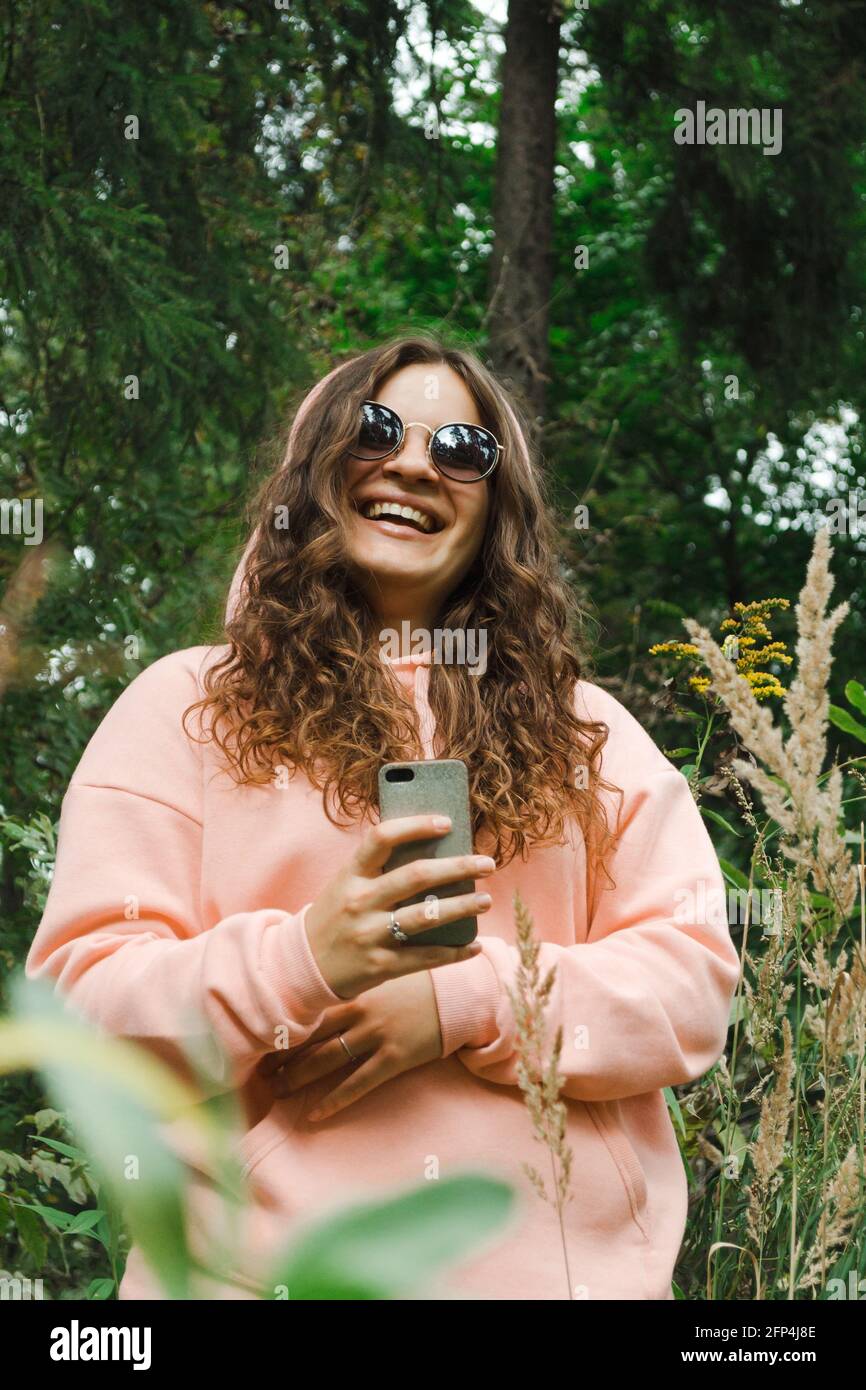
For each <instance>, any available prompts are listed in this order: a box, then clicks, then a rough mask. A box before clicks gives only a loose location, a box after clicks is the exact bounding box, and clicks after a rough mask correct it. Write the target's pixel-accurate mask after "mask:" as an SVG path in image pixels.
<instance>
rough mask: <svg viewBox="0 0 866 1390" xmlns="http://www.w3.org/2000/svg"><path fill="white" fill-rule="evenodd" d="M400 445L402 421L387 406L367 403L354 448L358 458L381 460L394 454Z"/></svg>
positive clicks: (373, 402) (362, 408) (371, 402)
mask: <svg viewBox="0 0 866 1390" xmlns="http://www.w3.org/2000/svg"><path fill="white" fill-rule="evenodd" d="M399 443H400V421H399V420H398V419H397V416H396V415H395V414H394V412H393V410H389V409H388V407H387V406H386V405H377V404H376V402H375V401H365V402H364V404H363V405H362V406H361V423H360V426H359V429H358V440H357V443H356V445H355V448H354V451H353V452H354V454H355V457H356V458H364V459H381V458H385V457H386V456H387V455H388V454H390V453H392V452H393V451H394V449H396V448H397V445H398V444H399Z"/></svg>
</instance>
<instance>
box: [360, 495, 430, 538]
mask: <svg viewBox="0 0 866 1390" xmlns="http://www.w3.org/2000/svg"><path fill="white" fill-rule="evenodd" d="M358 511H359V512H360V514H361V516H362V517H364V519H365V521H390V522H392V523H394V524H395V525H397V526H406V527H408V528H409V529H410V530H412V531H419V532H420V533H421V534H422V535H424V536H430V535H433V534H434V532H436V531H441V530H442V525H441V523H440V522H438V521H437V520H436V519H435V517H432V516H431V515H430V513H429V512H424V511H421V509H420V508H418V507H403V506H401V505H400V504H399V503H397V502H364V503H362V505H361V506H359V508H358Z"/></svg>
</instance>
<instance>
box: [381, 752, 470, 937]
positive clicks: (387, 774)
mask: <svg viewBox="0 0 866 1390" xmlns="http://www.w3.org/2000/svg"><path fill="white" fill-rule="evenodd" d="M379 812H380V818H381V819H382V820H397V819H398V818H399V817H401V816H450V817H451V829H450V830H449V831H448V834H447V835H436V836H435V837H434V838H433V839H428V840H412V841H410V843H409V844H405V845H397V846H396V848H395V849H394V851H393V853H392V854H391V857H390V858H389V860H388V862H387V864H386V865H385V868H384V870H383V872H387V871H388V870H389V869H397V868H399V867H400V866H401V865H403V864H410V863H411V862H412V861H413V860H414V859H450V858H451V857H452V856H453V855H457V854H471V853H472V819H471V815H470V810H469V777H468V775H467V772H466V764H465V763H464V762H462V761H461V760H460V758H428V759H425V761H424V762H418V763H385V765H384V766H383V767H381V768H380V769H379ZM433 891H434V890H433V889H432V888H431V889H429V890H428V892H429V893H432V892H433ZM474 892H475V880H474V879H472V878H464V879H460V880H459V881H458V882H456V883H443V884H442V885H441V887H439V888H437V889H436V890H435V894H436V897H437V898H440V899H442V898H453V897H456V896H457V895H458V894H461V893H474ZM426 896H427V893H416V894H415V896H414V897H413V898H406V899H404V901H403V902H402V903H398V904H397V905H396V906H395V908H394V911H395V912H396V911H397V909H398V908H399V907H408V905H409V904H410V903H423V901H424V899H425V897H426ZM398 921H399V918H398ZM477 935H478V919H477V917H461V918H459V920H458V921H456V922H443V923H442V924H441V925H439V926H433V927H431V928H430V930H429V931H423V932H418V933H417V934H416V933H413V934H412V936H411V937H410V938H409V944H411V945H417V946H468V944H469V942H470V941H474V940H475V938H476V936H477Z"/></svg>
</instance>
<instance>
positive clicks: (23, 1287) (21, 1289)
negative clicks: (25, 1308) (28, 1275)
mask: <svg viewBox="0 0 866 1390" xmlns="http://www.w3.org/2000/svg"><path fill="white" fill-rule="evenodd" d="M44 1297H45V1294H44V1292H43V1290H42V1280H41V1279H25V1278H24V1277H23V1276H20V1275H17V1274H16V1275H14V1276H13V1275H11V1274H3V1275H0V1299H11V1300H12V1301H13V1302H15V1303H18V1302H21V1303H29V1302H31V1301H32V1300H33V1299H36V1300H39V1299H43V1298H44Z"/></svg>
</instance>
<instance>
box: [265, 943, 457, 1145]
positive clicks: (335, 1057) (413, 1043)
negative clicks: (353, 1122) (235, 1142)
mask: <svg viewBox="0 0 866 1390" xmlns="http://www.w3.org/2000/svg"><path fill="white" fill-rule="evenodd" d="M340 1035H341V1036H342V1037H343V1038H344V1039H345V1042H346V1047H348V1049H349V1051H350V1052H351V1053H352V1054H353V1056H355V1057H357V1058H359V1059H360V1060H359V1063H358V1064H357V1065H353V1067H352V1070H351V1071H350V1072H349V1074H348V1075H347V1076H346V1077H345V1078H344V1079H343V1080H342V1081H341V1082H340V1084H339V1085H338V1086H336V1087H335V1088H334V1090H332V1091H330V1092H329V1093H328V1094H327V1096H325V1097H324V1098H323V1099H322V1100H320V1101H319V1103H318V1106H317V1107H316V1109H315V1110H312V1111H311V1112H310V1114H309V1115H307V1116H306V1117H305V1118H306V1119H308V1120H324V1119H326V1118H327V1117H328V1116H329V1115H334V1114H336V1112H337V1111H338V1110H345V1108H346V1106H347V1105H351V1104H352V1102H353V1101H355V1100H360V1099H361V1097H362V1096H366V1095H368V1094H369V1092H370V1091H372V1090H375V1088H376V1087H377V1086H381V1084H382V1082H383V1081H389V1080H390V1079H391V1078H392V1077H394V1076H399V1075H400V1073H401V1072H404V1071H409V1069H410V1068H411V1067H419V1066H421V1065H422V1063H424V1062H433V1061H435V1060H436V1058H437V1057H441V1056H442V1035H441V1032H440V1030H439V1013H438V1010H437V1008H436V995H435V993H434V990H433V981H432V979H431V978H430V973H429V971H424V972H423V973H421V974H414V975H407V976H405V977H404V978H403V979H400V980H388V981H386V983H385V984H383V985H378V986H377V987H376V988H375V989H368V990H365V992H364V993H363V994H362V995H360V997H359V998H358V999H351V1000H349V1001H348V1002H347V1003H345V1004H336V1005H335V1006H334V1007H333V1008H332V1009H328V1011H327V1013H326V1015H325V1017H324V1018H323V1020H322V1022H321V1023H320V1025H319V1027H318V1028H317V1029H316V1031H315V1033H312V1034H311V1035H310V1037H309V1038H308V1039H307V1041H306V1042H305V1043H304V1044H303V1046H302V1047H300V1048H298V1049H297V1051H296V1052H294V1053H293V1054H292V1056H291V1058H290V1059H289V1060H288V1061H285V1060H284V1059H285V1053H280V1052H269V1053H268V1054H267V1056H265V1057H263V1058H262V1060H261V1062H260V1063H259V1071H260V1073H261V1074H262V1076H265V1077H268V1078H269V1079H270V1081H271V1086H272V1089H273V1092H274V1095H275V1096H289V1095H293V1094H294V1092H295V1091H299V1090H301V1088H302V1087H304V1086H308V1085H309V1084H310V1082H312V1081H318V1080H319V1079H320V1078H321V1077H323V1076H329V1075H330V1074H331V1072H337V1071H340V1070H342V1069H343V1068H344V1067H346V1066H347V1065H348V1057H347V1054H346V1049H345V1048H344V1047H343V1044H342V1043H341V1042H340Z"/></svg>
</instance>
